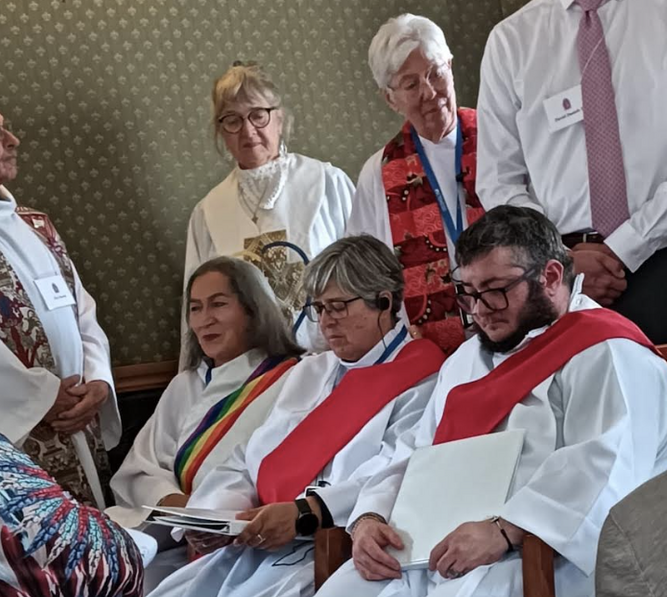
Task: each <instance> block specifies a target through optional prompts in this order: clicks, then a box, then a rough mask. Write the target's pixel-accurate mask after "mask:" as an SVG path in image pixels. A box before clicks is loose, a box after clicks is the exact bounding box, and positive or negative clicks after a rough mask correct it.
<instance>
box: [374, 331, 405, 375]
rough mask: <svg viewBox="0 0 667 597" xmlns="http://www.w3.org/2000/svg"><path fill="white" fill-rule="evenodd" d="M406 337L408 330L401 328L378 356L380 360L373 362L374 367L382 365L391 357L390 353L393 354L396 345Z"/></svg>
mask: <svg viewBox="0 0 667 597" xmlns="http://www.w3.org/2000/svg"><path fill="white" fill-rule="evenodd" d="M407 335H408V328H406V327H405V326H403V327H402V328H401V331H400V332H398V334H396V337H395V338H394V339H393V340H392V341H391V343H390V344H389V346H387V347H385V349H384V351H383V352H382V354H381V355H380V358H379V359H378V360H377V361H375V363H374V364H375V365H379V364H380V363H384V362H385V361H386V360H387V359H388V358H389V356H390V355H391V353H392V352H394V351H395V350H396V349H397V348H398V345H399V344H400V343H401V342H403V340H405V338H406V336H407Z"/></svg>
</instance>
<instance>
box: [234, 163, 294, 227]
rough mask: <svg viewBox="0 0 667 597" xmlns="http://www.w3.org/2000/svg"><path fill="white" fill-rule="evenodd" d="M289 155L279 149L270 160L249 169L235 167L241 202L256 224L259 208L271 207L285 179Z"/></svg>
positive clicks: (280, 191) (283, 185)
mask: <svg viewBox="0 0 667 597" xmlns="http://www.w3.org/2000/svg"><path fill="white" fill-rule="evenodd" d="M288 159H289V155H288V154H287V152H285V151H281V152H280V155H279V156H278V157H277V158H276V159H275V160H271V161H270V162H268V163H266V164H264V165H263V166H260V167H259V168H252V169H250V170H242V169H241V168H238V167H237V169H236V173H237V176H238V181H239V196H240V199H241V203H242V204H243V206H244V207H245V209H247V210H248V211H249V213H250V217H251V218H252V221H253V222H254V223H255V224H256V223H257V218H258V212H259V210H260V209H273V206H274V205H275V203H276V201H277V199H278V197H279V196H280V193H282V190H283V188H284V187H285V182H286V180H287V162H288Z"/></svg>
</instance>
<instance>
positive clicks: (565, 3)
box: [559, 0, 621, 10]
mask: <svg viewBox="0 0 667 597" xmlns="http://www.w3.org/2000/svg"><path fill="white" fill-rule="evenodd" d="M576 1H577V0H559V2H560V5H561V6H562V7H563V9H564V10H567V9H568V8H570V7H571V6H572V5H573V4H574V3H575V2H576ZM610 1H611V0H610ZM616 1H617V2H620V1H621V0H616Z"/></svg>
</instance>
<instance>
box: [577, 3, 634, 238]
mask: <svg viewBox="0 0 667 597" xmlns="http://www.w3.org/2000/svg"><path fill="white" fill-rule="evenodd" d="M606 1H607V0H576V2H577V4H579V6H581V8H582V10H583V14H582V16H581V21H580V23H579V35H578V37H577V49H578V50H579V67H580V69H581V92H582V95H583V103H584V130H585V132H586V154H587V156H588V181H589V188H590V198H591V216H592V219H593V228H595V230H597V231H598V232H599V233H600V234H602V235H604V236H609V235H610V234H611V233H612V232H613V231H614V230H616V228H618V227H619V226H620V225H621V224H622V223H623V222H624V221H625V220H627V219H628V218H629V217H630V214H629V211H628V194H627V189H626V184H625V170H624V169H623V152H622V150H621V139H620V134H619V130H618V114H617V113H616V102H615V99H614V87H613V86H612V82H611V63H610V60H609V51H608V50H607V44H606V43H605V39H604V30H603V28H602V21H600V17H599V15H598V13H597V10H598V8H599V7H600V6H601V5H602V4H604V3H605V2H606Z"/></svg>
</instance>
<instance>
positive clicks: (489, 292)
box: [456, 267, 538, 313]
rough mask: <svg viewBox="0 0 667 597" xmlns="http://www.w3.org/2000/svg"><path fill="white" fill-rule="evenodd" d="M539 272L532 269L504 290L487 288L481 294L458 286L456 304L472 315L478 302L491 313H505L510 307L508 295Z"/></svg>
mask: <svg viewBox="0 0 667 597" xmlns="http://www.w3.org/2000/svg"><path fill="white" fill-rule="evenodd" d="M537 270H538V268H537V267H531V268H530V269H529V270H526V271H525V272H524V273H523V274H522V275H520V276H519V277H518V278H517V279H516V280H512V281H511V282H510V283H509V284H507V285H506V286H503V287H502V288H487V289H486V290H482V291H481V292H477V291H475V292H466V291H465V290H464V289H463V285H462V284H460V283H459V284H456V302H457V303H458V305H459V307H461V309H462V310H463V311H464V312H465V313H472V312H473V310H474V309H475V305H476V304H477V301H482V304H483V305H484V306H485V307H486V308H487V309H489V311H503V310H505V309H507V307H508V305H509V302H508V301H507V293H508V292H509V291H510V290H512V288H514V287H515V286H517V285H518V284H520V283H521V282H523V281H524V280H527V279H528V278H530V276H532V275H533V274H534V273H535V272H536V271H537Z"/></svg>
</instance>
